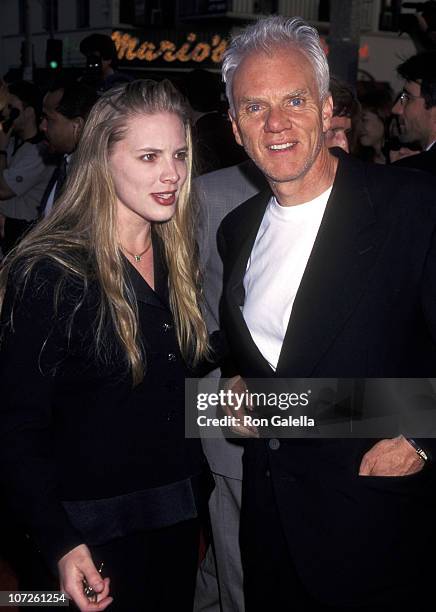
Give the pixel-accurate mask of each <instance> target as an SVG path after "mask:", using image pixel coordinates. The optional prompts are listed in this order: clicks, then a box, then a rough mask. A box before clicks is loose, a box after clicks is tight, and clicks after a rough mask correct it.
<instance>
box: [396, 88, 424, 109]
mask: <svg viewBox="0 0 436 612" xmlns="http://www.w3.org/2000/svg"><path fill="white" fill-rule="evenodd" d="M418 98H422V96H414V95H413V94H411V93H409V92H408V91H406V90H403V91H402V92H401V94H400V95H399V96H398V101H399V103H400V104H401V106H406V105H407V104H408V103H409V102H410V100H417V99H418Z"/></svg>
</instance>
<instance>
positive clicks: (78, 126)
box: [72, 117, 85, 146]
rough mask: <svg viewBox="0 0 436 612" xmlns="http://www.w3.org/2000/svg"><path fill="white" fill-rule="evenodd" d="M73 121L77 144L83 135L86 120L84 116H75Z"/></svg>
mask: <svg viewBox="0 0 436 612" xmlns="http://www.w3.org/2000/svg"><path fill="white" fill-rule="evenodd" d="M72 122H73V135H74V142H75V144H76V146H77V145H78V143H79V140H80V137H81V135H82V130H83V126H84V125H85V120H84V119H83V117H75V118H74V119H72Z"/></svg>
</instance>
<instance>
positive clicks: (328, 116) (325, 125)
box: [321, 93, 333, 133]
mask: <svg viewBox="0 0 436 612" xmlns="http://www.w3.org/2000/svg"><path fill="white" fill-rule="evenodd" d="M321 114H322V131H323V132H324V133H326V132H327V130H329V129H330V124H331V121H332V117H333V98H332V95H331V94H330V93H329V94H328V95H327V96H326V97H325V99H324V102H323V103H322V111H321Z"/></svg>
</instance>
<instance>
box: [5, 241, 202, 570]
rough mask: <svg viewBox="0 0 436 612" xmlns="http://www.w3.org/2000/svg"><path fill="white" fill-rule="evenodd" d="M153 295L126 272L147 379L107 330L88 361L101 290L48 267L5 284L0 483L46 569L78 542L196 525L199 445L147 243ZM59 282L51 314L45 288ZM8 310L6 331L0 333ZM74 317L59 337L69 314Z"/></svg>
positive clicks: (161, 281) (158, 271) (161, 273)
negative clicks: (188, 426) (188, 522)
mask: <svg viewBox="0 0 436 612" xmlns="http://www.w3.org/2000/svg"><path fill="white" fill-rule="evenodd" d="M154 247H155V284H156V289H155V291H152V290H151V288H150V287H149V286H148V285H147V283H146V282H145V281H144V280H143V279H142V277H141V276H140V275H139V274H138V272H137V271H136V270H135V269H134V267H133V266H132V265H130V264H129V263H128V261H127V260H125V265H126V270H127V271H128V275H129V277H130V281H131V285H132V287H133V289H134V292H135V293H136V297H137V302H138V310H139V312H138V314H139V326H140V334H141V340H142V343H143V345H144V348H145V351H146V359H147V370H146V375H145V378H144V380H143V382H142V383H141V384H139V385H138V386H136V387H135V388H133V389H132V384H131V375H130V373H129V371H128V369H127V367H126V363H125V360H124V356H123V353H122V351H121V350H120V347H119V346H118V345H117V343H116V342H115V340H114V337H115V336H114V330H113V329H112V328H111V327H110V325H109V324H108V326H107V328H106V336H105V349H104V353H103V354H102V355H100V356H98V357H97V356H96V355H95V351H94V350H93V347H94V337H95V333H96V307H97V305H98V302H99V300H100V292H99V287H98V285H97V283H96V282H91V284H90V286H89V290H88V292H87V294H86V297H85V300H84V301H83V303H82V304H81V305H80V306H78V304H79V303H80V301H81V298H82V295H83V285H82V283H81V282H78V281H76V280H74V279H73V278H72V277H71V276H68V275H66V274H65V272H63V271H62V270H61V269H60V267H59V266H57V265H56V264H54V263H52V262H50V261H49V260H48V259H47V260H44V261H42V262H41V263H39V264H38V265H37V267H36V269H35V272H34V273H33V274H32V276H31V278H30V280H29V282H28V283H27V285H26V287H25V288H23V287H14V286H13V285H12V281H11V283H10V284H9V287H8V290H7V294H6V299H5V303H4V308H3V310H2V315H1V316H2V319H1V320H2V328H3V342H2V346H1V351H0V390H1V391H0V393H1V406H0V459H1V463H0V465H1V478H2V481H3V482H4V483H5V484H6V487H7V492H8V494H9V499H10V500H11V502H12V504H13V506H14V508H15V509H16V510H17V512H19V515H20V516H21V517H22V518H23V520H24V521H25V523H26V526H27V528H28V530H29V532H30V534H31V535H33V536H34V538H35V540H36V543H37V544H38V546H39V547H40V549H41V551H42V552H43V553H44V554H45V556H46V557H47V559H48V560H49V561H50V562H51V563H53V562H54V561H56V560H58V559H59V558H60V557H61V556H62V555H63V554H65V552H67V551H68V550H70V549H72V548H73V547H74V546H76V545H78V544H79V543H83V542H86V543H88V544H98V543H102V542H104V541H107V540H109V539H112V538H114V537H119V536H120V535H125V534H126V533H129V532H130V531H132V530H135V529H144V528H145V529H150V528H158V527H163V526H166V525H170V524H174V523H176V522H178V521H180V520H185V519H189V518H193V517H195V516H196V515H197V511H198V508H197V501H198V500H197V489H196V482H197V481H196V478H195V477H196V476H197V475H199V474H201V473H203V472H204V470H205V460H204V457H203V454H202V451H201V445H200V441H199V440H187V439H185V436H184V379H185V376H186V375H187V374H188V373H189V370H188V368H187V366H186V365H185V363H184V361H183V359H182V356H181V354H180V351H179V348H178V343H177V340H176V334H175V329H174V322H173V318H172V314H171V311H170V308H169V304H168V290H167V274H166V271H165V267H164V264H163V261H162V258H161V256H160V251H159V248H158V244H157V242H156V240H154ZM61 276H63V277H64V285H63V290H62V292H61V295H60V298H59V300H58V303H57V306H54V292H53V287H54V285H55V283H56V282H57V281H58V280H59V278H60V277H61ZM14 300H16V301H15V306H14V315H13V328H12V329H11V328H10V326H9V325H8V320H9V315H10V312H11V308H12V303H13V301H14ZM75 310H77V312H75V314H74V320H73V324H72V325H71V334H70V337H68V330H69V328H70V323H71V316H72V314H73V311H75Z"/></svg>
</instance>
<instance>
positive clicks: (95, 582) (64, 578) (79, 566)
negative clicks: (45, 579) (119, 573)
mask: <svg viewBox="0 0 436 612" xmlns="http://www.w3.org/2000/svg"><path fill="white" fill-rule="evenodd" d="M58 569H59V577H60V589H61V591H64V592H65V593H66V594H67V595H69V597H71V599H72V600H73V601H74V603H75V604H76V606H77V607H78V608H79V610H80V611H81V612H96V611H98V610H105V609H106V608H107V607H108V605H109V604H110V603H112V601H113V598H112V597H109V578H102V577H101V576H100V574H99V573H98V571H97V569H96V567H95V565H94V563H93V561H92V558H91V553H90V551H89V548H88V547H87V546H86V545H85V544H80V546H76V548H73V550H70V552H69V553H67V554H66V555H64V556H63V557H62V559H61V560H60V561H59V562H58ZM84 578H85V579H86V581H87V582H88V584H89V586H91V587H92V589H93V590H94V591H95V593H96V594H97V603H93V602H91V601H90V599H88V597H86V596H85V594H84V592H83V582H82V581H83V579H84Z"/></svg>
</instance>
